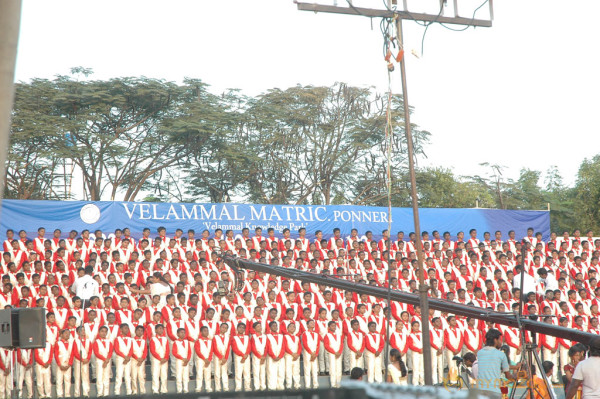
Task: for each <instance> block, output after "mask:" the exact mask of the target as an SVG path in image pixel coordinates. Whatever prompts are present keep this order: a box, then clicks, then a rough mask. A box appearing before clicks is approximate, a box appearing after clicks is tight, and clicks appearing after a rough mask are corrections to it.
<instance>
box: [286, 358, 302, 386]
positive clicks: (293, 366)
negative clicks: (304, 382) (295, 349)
mask: <svg viewBox="0 0 600 399" xmlns="http://www.w3.org/2000/svg"><path fill="white" fill-rule="evenodd" d="M283 360H284V361H285V387H286V388H287V389H292V388H294V389H300V357H298V359H296V360H294V357H293V356H292V355H290V354H289V353H286V354H285V356H284V357H283Z"/></svg>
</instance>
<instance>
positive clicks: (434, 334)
mask: <svg viewBox="0 0 600 399" xmlns="http://www.w3.org/2000/svg"><path fill="white" fill-rule="evenodd" d="M431 323H432V327H433V328H431V329H430V330H429V336H430V338H429V339H430V343H431V365H432V370H431V373H432V379H433V383H434V384H438V383H440V382H443V380H444V330H443V326H442V320H441V319H440V318H439V317H434V318H432V319H431Z"/></svg>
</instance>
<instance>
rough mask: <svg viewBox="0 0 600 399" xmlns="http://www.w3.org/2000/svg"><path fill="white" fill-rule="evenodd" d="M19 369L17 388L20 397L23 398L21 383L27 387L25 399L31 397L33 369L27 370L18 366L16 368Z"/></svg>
mask: <svg viewBox="0 0 600 399" xmlns="http://www.w3.org/2000/svg"><path fill="white" fill-rule="evenodd" d="M17 367H18V368H19V380H18V384H17V387H19V391H21V396H22V397H23V396H24V395H23V383H25V386H26V387H27V398H31V397H33V367H31V368H29V369H27V368H25V366H23V365H21V364H19V365H18V366H17Z"/></svg>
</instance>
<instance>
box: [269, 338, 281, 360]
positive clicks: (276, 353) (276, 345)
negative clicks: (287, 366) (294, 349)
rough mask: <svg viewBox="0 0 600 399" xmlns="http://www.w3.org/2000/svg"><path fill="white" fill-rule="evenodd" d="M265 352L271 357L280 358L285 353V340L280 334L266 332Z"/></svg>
mask: <svg viewBox="0 0 600 399" xmlns="http://www.w3.org/2000/svg"><path fill="white" fill-rule="evenodd" d="M267 353H268V354H269V357H271V358H272V359H281V358H282V357H283V355H284V354H285V340H284V339H283V335H282V334H267Z"/></svg>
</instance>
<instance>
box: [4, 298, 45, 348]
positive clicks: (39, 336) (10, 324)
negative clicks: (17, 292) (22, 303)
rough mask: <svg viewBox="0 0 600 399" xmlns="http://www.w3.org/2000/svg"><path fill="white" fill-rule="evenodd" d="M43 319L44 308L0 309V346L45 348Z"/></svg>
mask: <svg viewBox="0 0 600 399" xmlns="http://www.w3.org/2000/svg"><path fill="white" fill-rule="evenodd" d="M45 319H46V309H44V308H23V309H20V308H17V309H4V310H0V347H2V348H9V347H12V348H23V349H35V348H45V347H46V321H45Z"/></svg>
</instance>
